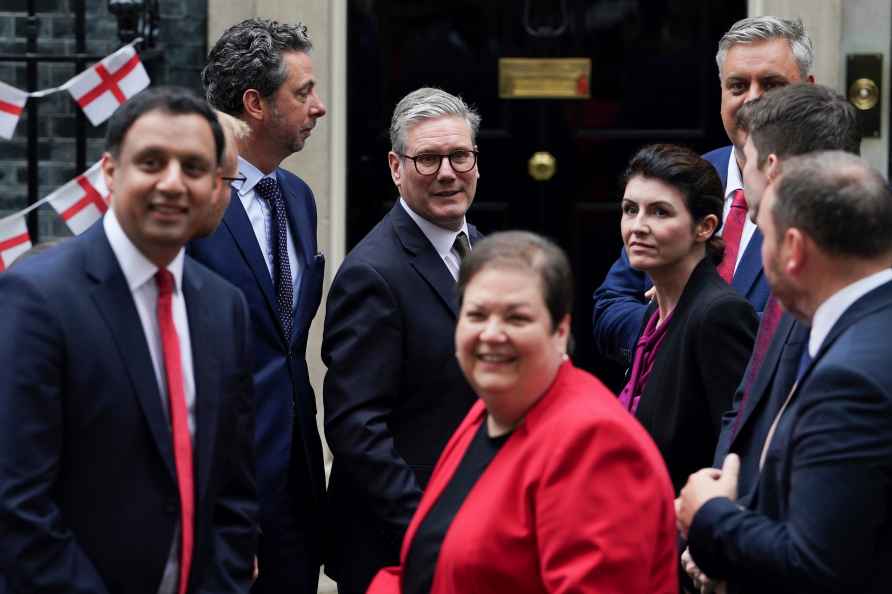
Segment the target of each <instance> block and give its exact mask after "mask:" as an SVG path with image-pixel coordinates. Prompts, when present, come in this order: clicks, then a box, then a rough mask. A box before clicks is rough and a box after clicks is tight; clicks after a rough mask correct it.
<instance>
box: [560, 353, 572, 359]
mask: <svg viewBox="0 0 892 594" xmlns="http://www.w3.org/2000/svg"><path fill="white" fill-rule="evenodd" d="M569 360H570V355H568V354H567V353H561V361H569Z"/></svg>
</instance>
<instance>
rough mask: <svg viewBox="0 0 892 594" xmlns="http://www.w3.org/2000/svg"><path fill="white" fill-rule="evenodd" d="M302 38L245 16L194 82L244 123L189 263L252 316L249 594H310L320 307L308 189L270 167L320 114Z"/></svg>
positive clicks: (315, 536)
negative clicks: (315, 336) (253, 524)
mask: <svg viewBox="0 0 892 594" xmlns="http://www.w3.org/2000/svg"><path fill="white" fill-rule="evenodd" d="M311 49H312V44H311V42H310V38H309V35H308V33H307V28H306V27H305V26H304V25H302V24H299V23H298V24H296V25H290V24H285V23H278V22H276V21H270V20H266V19H259V18H253V19H248V20H245V21H242V22H241V23H238V24H236V25H233V26H232V27H230V28H229V29H227V30H226V31H225V32H224V33H223V35H222V36H221V37H220V39H219V40H218V41H217V43H216V44H215V45H214V47H213V48H212V49H211V51H210V53H209V54H208V62H207V66H205V68H204V70H203V71H202V73H201V77H202V82H203V83H204V86H205V90H206V94H207V98H208V101H209V102H210V103H211V105H213V106H214V107H216V108H217V109H218V110H220V111H223V112H225V113H227V114H229V115H231V116H233V117H234V118H237V119H239V120H241V121H242V122H244V124H245V125H246V126H247V128H248V132H247V134H244V135H242V137H241V138H238V139H237V141H236V142H237V144H238V153H239V157H238V175H237V177H235V176H234V177H235V179H232V180H231V200H230V202H229V206H228V207H227V209H226V211H225V213H223V221H222V223H220V225H219V227H218V228H217V230H216V231H215V232H214V233H213V234H212V235H210V236H209V237H207V238H204V239H200V240H197V241H194V242H193V243H192V244H191V247H190V253H191V254H192V256H193V257H195V258H196V259H197V260H199V261H200V262H202V263H203V264H205V265H206V266H208V267H209V268H211V269H212V270H214V271H215V272H217V273H218V274H220V275H221V276H223V277H224V278H226V279H227V280H229V281H230V282H232V283H233V284H234V285H236V286H237V287H238V288H239V289H241V290H242V292H243V293H244V294H245V297H246V298H247V301H248V306H249V308H250V311H251V322H252V324H251V326H252V329H253V346H254V383H255V389H256V390H255V391H256V394H257V397H256V407H257V425H256V431H255V437H256V452H257V492H258V495H259V498H260V527H261V530H262V533H261V535H260V541H259V553H258V565H259V571H260V573H259V577H258V579H257V581H256V582H255V583H254V586H253V588H252V591H253V592H255V593H258V592H274V593H277V594H278V593H279V592H289V593H290V592H301V593H315V592H316V589H317V584H318V580H319V567H320V565H321V561H322V559H321V550H322V548H321V546H320V542H321V540H322V522H323V518H322V515H323V514H322V509H323V505H324V496H325V495H324V494H325V474H324V469H323V464H322V444H321V440H320V438H319V431H318V429H317V428H316V398H315V396H314V394H313V388H312V387H311V385H310V379H309V373H308V370H307V364H306V358H305V353H306V347H307V336H308V334H309V329H310V323H311V322H312V320H313V316H315V315H316V310H317V309H318V307H319V303H320V301H321V298H322V280H323V276H324V260H323V258H322V255H321V254H319V253H318V250H317V247H316V202H315V200H314V198H313V193H312V192H311V191H310V188H309V187H308V186H307V184H305V183H304V182H303V180H301V179H300V178H298V177H297V176H295V175H293V174H292V173H290V172H288V171H286V170H284V169H282V168H281V167H279V164H280V163H281V162H282V160H283V159H285V158H286V157H288V156H289V155H291V154H292V153H295V152H297V151H299V150H301V149H302V148H303V146H304V143H305V142H306V140H307V138H308V137H309V136H310V133H311V130H312V129H313V127H314V126H315V125H316V121H317V120H318V119H319V118H321V117H322V116H324V115H325V105H324V104H323V103H322V100H321V99H320V98H319V96H318V95H317V94H316V78H315V76H314V74H313V62H312V60H311V58H310V53H309V52H310V50H311Z"/></svg>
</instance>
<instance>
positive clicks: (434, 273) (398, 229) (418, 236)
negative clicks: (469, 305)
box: [388, 202, 458, 317]
mask: <svg viewBox="0 0 892 594" xmlns="http://www.w3.org/2000/svg"><path fill="white" fill-rule="evenodd" d="M388 216H389V217H390V220H391V223H392V225H393V230H394V233H396V236H397V238H398V239H399V240H400V243H402V244H403V247H404V248H405V249H406V251H407V252H409V254H410V255H411V265H412V268H414V269H415V270H416V271H417V272H418V274H420V275H421V277H422V278H424V280H425V281H426V282H427V284H429V285H430V286H431V288H432V289H433V290H434V292H435V293H436V294H437V295H438V296H439V297H440V300H441V301H442V302H443V305H445V306H446V307H447V308H448V309H449V311H450V312H452V317H458V296H457V295H456V292H455V291H456V290H455V279H454V278H452V274H451V273H450V272H449V269H448V268H446V264H445V263H444V262H443V260H442V259H441V258H440V255H439V254H438V253H437V250H435V249H434V246H433V245H431V242H430V241H428V239H427V237H425V235H424V233H423V232H422V231H421V229H419V228H418V225H416V224H415V221H413V220H412V218H411V217H410V216H409V215H408V213H406V211H405V210H403V207H402V205H400V203H399V202H397V203H396V204H394V205H393V208H391V209H390V214H389V215H388Z"/></svg>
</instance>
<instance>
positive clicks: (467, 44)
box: [347, 0, 746, 389]
mask: <svg viewBox="0 0 892 594" xmlns="http://www.w3.org/2000/svg"><path fill="white" fill-rule="evenodd" d="M745 14H746V2H745V1H744V0H736V1H730V2H712V1H710V0H647V1H644V0H640V1H636V0H595V1H591V0H590V1H583V0H549V1H538V2H537V1H535V0H491V1H489V2H479V1H478V2H474V1H471V0H453V1H452V2H442V1H439V0H379V1H375V0H351V2H350V5H349V12H348V15H349V24H348V35H349V53H348V85H349V96H348V162H347V173H348V178H347V191H348V194H347V205H348V206H347V225H348V228H347V238H348V246H347V247H348V249H349V248H350V247H352V246H353V245H355V244H356V242H358V241H359V240H360V239H361V238H362V237H363V236H364V235H365V233H366V232H368V230H369V229H371V227H372V226H373V225H374V224H375V223H376V222H377V221H378V220H379V219H380V218H381V217H382V216H383V215H384V213H385V212H386V211H387V209H388V208H390V206H391V205H392V204H393V202H394V200H395V199H396V197H397V194H396V190H395V188H394V187H393V183H392V182H391V180H390V174H389V171H388V168H387V158H386V156H387V151H388V150H389V148H390V143H389V139H388V133H387V130H388V126H389V123H390V115H391V112H392V110H393V107H394V105H395V104H396V102H397V101H398V100H399V99H400V98H401V97H402V96H403V95H404V94H406V93H407V92H409V91H411V90H413V89H416V88H418V87H421V86H438V87H441V88H443V89H445V90H447V91H449V92H452V93H455V94H458V95H461V96H462V97H463V98H464V99H465V100H466V101H467V102H469V103H470V104H472V105H474V106H476V107H477V108H478V110H479V111H480V114H481V115H482V118H483V122H482V126H481V131H480V134H479V136H478V139H477V144H478V146H479V149H480V161H479V165H480V174H481V177H480V182H479V184H478V188H477V197H476V200H475V202H474V204H473V206H472V207H471V210H470V212H469V214H468V219H469V220H470V221H471V222H472V223H474V224H475V225H477V227H478V228H480V230H481V231H483V232H484V233H491V232H493V231H497V230H502V229H517V228H521V229H529V230H532V231H536V232H538V233H542V234H545V235H547V236H549V237H551V238H553V239H555V240H556V241H557V242H558V243H559V244H560V245H561V246H562V247H563V248H564V249H565V250H566V251H567V253H568V254H569V256H570V259H571V262H572V265H573V269H574V273H575V276H576V283H577V290H576V307H575V312H574V320H573V334H574V338H575V341H576V350H575V353H574V357H573V358H574V361H575V362H576V364H577V365H580V366H582V367H584V368H587V369H589V370H591V371H593V372H594V373H596V374H597V375H598V376H599V377H601V378H602V379H603V380H604V381H605V382H607V383H608V385H611V387H613V388H614V389H618V388H619V387H620V382H621V378H622V376H621V372H622V370H620V369H618V368H617V367H616V366H614V365H612V364H610V363H607V362H605V361H601V360H600V359H599V358H598V357H597V356H596V355H595V353H594V351H593V348H592V338H591V312H592V301H591V297H592V293H593V291H594V289H595V288H596V287H597V286H598V285H599V284H600V282H601V280H602V279H603V277H604V275H605V274H606V272H607V270H608V268H609V267H610V265H611V263H612V262H613V261H614V260H615V259H616V257H617V256H618V255H619V250H620V246H621V240H620V236H619V188H618V187H617V178H618V177H619V175H620V174H621V173H622V170H623V168H624V166H625V164H626V162H627V161H628V159H629V158H630V157H631V155H632V154H633V153H634V152H635V150H636V149H637V148H639V147H640V146H642V145H644V144H648V143H652V142H673V143H679V144H685V145H688V146H691V147H693V148H694V149H695V150H698V151H700V152H705V151H707V150H709V149H712V148H715V147H717V146H723V145H726V144H728V141H727V138H726V136H725V133H724V131H723V129H722V126H721V120H720V118H719V84H718V74H717V69H716V63H715V52H716V46H717V43H718V40H719V38H720V37H721V35H722V34H723V33H724V32H725V31H726V30H727V29H728V28H729V27H730V26H731V24H733V23H734V22H735V21H736V20H738V19H740V18H743V17H744V16H745ZM508 57H520V58H567V57H576V58H590V59H591V63H592V74H591V83H590V94H591V98H590V99H561V100H557V99H500V98H499V89H498V61H499V58H508ZM536 152H547V153H548V154H549V155H551V156H552V157H554V162H555V165H556V167H555V174H554V176H553V177H551V178H550V179H549V180H548V181H536V180H534V179H533V178H532V177H531V176H530V173H529V171H528V162H529V160H530V158H531V156H532V155H533V154H534V153H536Z"/></svg>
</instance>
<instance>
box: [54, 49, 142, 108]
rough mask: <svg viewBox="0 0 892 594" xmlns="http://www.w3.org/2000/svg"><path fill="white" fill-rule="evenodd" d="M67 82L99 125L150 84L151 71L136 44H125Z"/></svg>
mask: <svg viewBox="0 0 892 594" xmlns="http://www.w3.org/2000/svg"><path fill="white" fill-rule="evenodd" d="M66 86H67V87H68V92H69V93H71V96H72V97H74V100H75V101H76V102H77V104H78V105H80V106H81V109H83V110H84V114H85V115H86V116H87V118H88V119H89V120H90V123H91V124H93V125H94V126H98V125H99V124H101V123H102V122H104V121H105V120H107V119H108V118H109V117H111V114H113V113H115V110H116V109H118V106H119V105H121V104H122V103H124V101H126V100H127V99H129V98H130V97H133V96H134V95H136V94H137V93H139V92H140V91H142V90H143V89H144V88H146V87H147V86H149V75H148V74H147V73H146V69H145V68H144V67H143V65H142V62H141V61H140V59H139V54H137V53H136V50H135V49H133V46H130V45H125V46H124V47H122V48H121V49H119V50H118V51H116V52H115V53H113V54H112V55H110V56H107V57H106V58H104V59H103V60H102V61H101V62H99V63H98V64H95V65H94V66H93V67H92V68H88V69H86V70H84V71H83V72H82V73H80V74H79V75H77V76H76V77H74V78H72V79H71V80H70V81H68V83H67V84H66Z"/></svg>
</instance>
